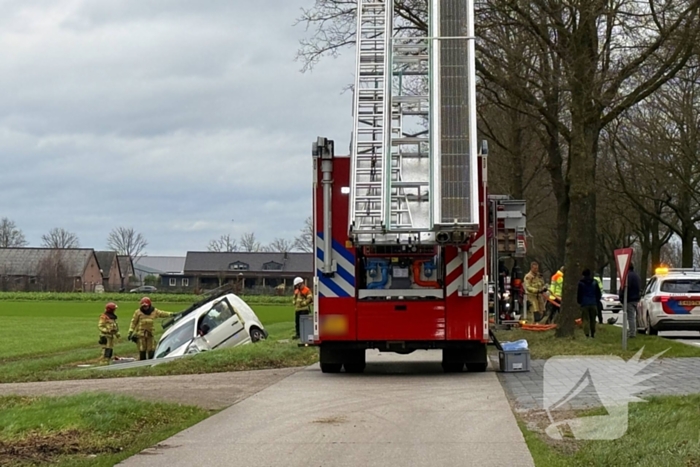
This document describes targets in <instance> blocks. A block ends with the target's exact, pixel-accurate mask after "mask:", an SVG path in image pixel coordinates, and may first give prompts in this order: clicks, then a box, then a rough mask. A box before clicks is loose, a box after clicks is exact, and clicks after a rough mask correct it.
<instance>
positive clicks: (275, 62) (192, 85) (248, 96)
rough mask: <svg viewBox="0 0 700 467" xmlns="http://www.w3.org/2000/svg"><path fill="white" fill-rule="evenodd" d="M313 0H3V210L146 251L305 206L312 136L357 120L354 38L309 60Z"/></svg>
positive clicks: (265, 225)
mask: <svg viewBox="0 0 700 467" xmlns="http://www.w3.org/2000/svg"><path fill="white" fill-rule="evenodd" d="M312 4H313V0H284V1H282V0H254V1H250V0H247V1H243V0H198V1H192V0H187V1H185V0H99V1H96V0H0V50H2V53H1V54H0V89H2V92H0V161H1V164H2V166H1V167H2V168H1V169H0V193H2V198H1V199H2V201H1V202H0V217H9V218H10V219H12V220H14V221H15V222H16V224H17V226H18V227H19V228H21V229H22V230H23V232H24V234H25V236H26V238H27V240H28V241H29V242H30V245H32V246H39V245H40V243H41V235H42V234H44V233H46V232H47V231H49V230H50V229H51V228H53V227H62V228H65V229H67V230H69V231H71V232H75V233H76V234H77V235H78V236H79V238H80V243H81V246H84V247H92V248H96V249H102V248H105V247H106V239H107V235H108V233H109V231H110V230H111V229H112V228H113V227H117V226H125V227H134V228H135V229H136V230H137V231H140V232H141V233H143V235H144V236H145V237H146V239H147V240H148V243H149V245H148V247H147V248H146V253H147V254H149V255H184V254H185V253H186V252H187V251H188V250H205V249H206V246H207V244H208V242H209V240H211V239H213V238H216V237H218V236H220V235H221V234H225V233H231V234H233V235H234V236H235V237H240V235H241V234H242V233H243V232H248V231H254V232H255V233H256V235H257V236H258V238H259V239H260V240H261V241H263V242H264V243H266V242H268V241H271V240H272V239H273V238H275V237H286V238H289V239H290V240H291V239H293V238H294V236H296V235H297V234H298V232H299V230H300V229H301V227H302V225H303V222H304V219H305V218H306V217H307V216H309V215H310V214H311V155H310V151H311V143H312V142H313V141H314V140H315V138H316V136H319V135H322V136H328V137H330V138H333V139H335V141H336V147H337V148H338V149H337V150H336V151H337V152H338V153H347V147H348V142H349V139H350V132H351V130H352V117H351V94H350V93H343V91H342V90H343V87H344V86H345V85H347V84H348V83H350V82H351V81H352V79H353V73H354V62H353V59H354V57H353V54H352V51H351V50H348V51H347V52H346V53H345V54H344V55H343V56H342V57H341V58H339V59H335V60H334V59H332V58H329V59H326V60H324V61H323V62H322V63H321V64H320V65H318V66H317V67H316V68H315V69H314V70H313V72H311V73H305V74H302V73H301V72H300V71H299V70H300V68H301V64H300V63H298V62H295V61H294V57H295V53H296V50H297V48H298V40H299V38H300V37H302V36H303V35H304V34H305V31H304V27H303V26H302V25H299V26H293V24H294V22H295V19H296V18H297V17H298V16H299V14H300V8H301V7H309V6H311V5H312Z"/></svg>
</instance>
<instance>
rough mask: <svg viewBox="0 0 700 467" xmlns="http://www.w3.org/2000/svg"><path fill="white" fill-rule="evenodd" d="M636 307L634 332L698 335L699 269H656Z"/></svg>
mask: <svg viewBox="0 0 700 467" xmlns="http://www.w3.org/2000/svg"><path fill="white" fill-rule="evenodd" d="M655 272H656V274H655V275H654V276H653V277H652V278H651V280H650V281H649V282H648V283H647V286H646V288H645V289H644V291H643V292H642V297H641V299H640V300H639V303H638V304H637V328H638V330H639V331H640V332H643V333H647V334H650V335H657V334H658V333H659V331H700V268H693V269H669V268H658V269H656V271H655Z"/></svg>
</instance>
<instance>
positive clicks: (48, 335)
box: [0, 302, 313, 383]
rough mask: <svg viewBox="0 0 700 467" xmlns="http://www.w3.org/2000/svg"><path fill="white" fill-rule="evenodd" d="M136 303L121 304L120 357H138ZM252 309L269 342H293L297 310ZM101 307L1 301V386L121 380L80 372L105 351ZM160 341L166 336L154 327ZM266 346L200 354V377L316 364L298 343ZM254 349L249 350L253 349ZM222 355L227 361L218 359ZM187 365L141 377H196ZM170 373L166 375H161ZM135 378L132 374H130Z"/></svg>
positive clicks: (173, 307) (169, 307) (144, 371)
mask: <svg viewBox="0 0 700 467" xmlns="http://www.w3.org/2000/svg"><path fill="white" fill-rule="evenodd" d="M156 305H157V306H158V307H159V308H161V309H163V310H167V311H180V310H181V309H183V308H184V307H183V306H182V304H172V303H159V302H156ZM137 307H138V303H137V302H126V303H119V310H118V311H117V315H118V316H119V321H118V322H119V325H120V329H121V334H122V339H121V341H120V342H119V343H117V345H116V347H115V355H117V356H119V357H137V356H138V351H137V348H136V345H135V344H134V343H133V342H128V341H127V340H126V335H127V332H128V328H129V321H130V319H131V315H132V314H133V311H134V310H136V308H137ZM253 308H254V310H255V312H256V314H257V315H258V317H259V318H260V320H261V321H262V323H263V324H264V325H265V328H266V329H267V331H268V332H269V333H270V341H273V340H275V341H276V340H284V339H289V338H291V336H292V335H293V334H294V324H293V323H292V322H290V320H292V319H293V316H294V315H293V311H292V310H291V307H287V306H279V305H277V306H265V305H253ZM101 312H102V307H101V306H98V305H97V304H95V303H72V302H0V321H1V322H2V328H3V338H2V339H0V383H12V382H29V381H55V380H65V379H84V378H89V377H100V378H104V377H114V376H122V374H123V372H111V371H110V372H96V371H91V372H86V371H83V370H77V365H78V364H95V363H97V361H98V359H99V357H100V353H101V349H100V346H99V345H98V344H97V338H98V330H97V320H98V317H99V315H100V314H101ZM156 331H157V334H156V337H159V336H160V334H161V333H162V332H163V330H162V327H161V326H160V324H158V325H157V326H156ZM270 341H268V342H264V343H262V344H263V345H261V346H258V345H257V344H256V345H254V346H250V345H246V346H242V347H238V348H236V349H231V350H230V351H224V350H221V351H217V352H216V353H212V355H208V356H205V355H202V356H201V357H198V359H201V360H200V361H198V364H201V365H202V369H201V370H200V371H198V372H199V373H204V372H215V371H227V370H224V369H222V368H229V369H258V368H279V367H286V366H297V365H303V364H304V363H305V362H306V361H308V360H309V359H313V351H311V350H310V349H300V348H298V347H297V346H296V344H295V343H292V342H287V343H278V342H270ZM249 347H250V348H249ZM218 352H222V353H224V354H225V357H218V356H217V355H218ZM187 360H188V362H187V363H185V362H182V363H181V362H178V363H177V366H170V364H168V365H165V366H164V367H163V369H161V368H158V369H157V370H156V369H155V368H154V369H142V370H141V372H142V374H177V373H176V372H177V371H184V372H192V371H194V369H187V368H186V367H187V365H189V364H190V363H189V359H187ZM173 368H175V369H173ZM164 371H165V372H167V373H162V372H164ZM132 375H133V374H132Z"/></svg>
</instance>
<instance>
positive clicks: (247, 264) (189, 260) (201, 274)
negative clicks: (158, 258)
mask: <svg viewBox="0 0 700 467" xmlns="http://www.w3.org/2000/svg"><path fill="white" fill-rule="evenodd" d="M296 276H301V277H302V278H304V279H305V280H306V281H307V284H310V283H311V278H312V277H313V255H312V254H311V253H281V252H212V251H189V252H187V257H186V259H185V265H184V268H183V270H182V272H180V273H171V274H167V273H165V274H161V275H160V277H161V283H160V290H162V291H164V292H165V291H167V290H172V291H178V290H195V291H201V290H208V289H213V288H216V287H219V286H220V285H223V284H227V283H230V284H233V285H234V287H235V290H236V291H237V293H266V294H267V293H289V292H290V290H291V287H292V280H294V278H295V277H296Z"/></svg>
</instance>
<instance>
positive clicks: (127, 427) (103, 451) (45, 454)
mask: <svg viewBox="0 0 700 467" xmlns="http://www.w3.org/2000/svg"><path fill="white" fill-rule="evenodd" d="M209 415H211V412H207V411H205V410H202V409H199V408H196V407H189V406H183V405H175V404H166V403H153V402H143V401H139V400H136V399H133V398H130V397H125V396H115V395H109V396H106V395H104V394H81V395H77V396H68V397H55V398H49V397H35V398H30V397H17V396H10V397H0V465H3V466H8V467H9V466H13V467H14V466H16V467H20V466H29V465H47V464H51V465H55V466H58V467H61V466H69V465H70V466H105V467H106V466H112V465H114V464H116V463H118V462H120V461H121V460H123V459H126V458H127V457H130V456H132V455H134V454H136V453H138V452H139V451H141V450H143V449H145V448H147V447H149V446H151V445H154V444H156V443H158V442H160V441H162V440H164V439H167V438H168V437H170V436H172V435H174V434H175V433H177V432H179V431H182V430H184V429H185V428H187V427H189V426H191V425H193V424H195V423H198V422H200V421H201V420H203V419H205V418H206V417H208V416H209Z"/></svg>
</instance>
